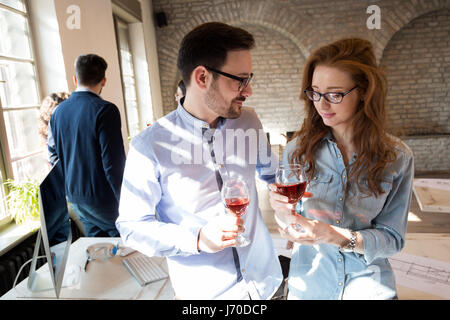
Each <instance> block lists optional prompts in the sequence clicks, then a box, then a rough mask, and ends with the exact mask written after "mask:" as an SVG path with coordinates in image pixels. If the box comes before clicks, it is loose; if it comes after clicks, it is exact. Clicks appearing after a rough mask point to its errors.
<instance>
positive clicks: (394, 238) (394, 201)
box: [282, 134, 414, 300]
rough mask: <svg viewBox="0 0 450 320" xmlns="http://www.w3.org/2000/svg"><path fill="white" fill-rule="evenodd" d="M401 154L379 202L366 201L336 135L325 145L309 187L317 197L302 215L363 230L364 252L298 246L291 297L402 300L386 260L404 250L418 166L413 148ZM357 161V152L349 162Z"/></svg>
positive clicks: (388, 174)
mask: <svg viewBox="0 0 450 320" xmlns="http://www.w3.org/2000/svg"><path fill="white" fill-rule="evenodd" d="M295 144H296V139H294V140H293V141H291V142H290V143H288V144H287V146H286V149H285V150H284V153H283V160H282V161H283V162H284V163H287V162H288V157H290V155H291V154H292V152H293V151H294V150H295ZM396 153H397V159H396V161H395V162H394V163H392V164H391V165H390V166H389V167H388V168H387V170H385V174H384V177H383V180H384V181H385V182H382V184H381V187H382V188H383V190H384V191H385V193H383V194H382V195H380V196H378V198H375V197H373V196H371V197H363V196H362V194H361V193H360V192H359V190H358V188H357V185H356V183H351V182H349V183H348V182H347V177H346V174H347V172H346V170H345V165H344V161H343V157H342V154H341V152H340V150H339V148H338V147H337V144H336V143H335V142H334V141H333V139H332V135H331V134H329V135H327V136H326V137H325V138H324V139H323V140H322V141H321V145H320V147H319V149H318V151H317V153H316V156H317V157H316V173H315V175H314V177H313V179H312V180H311V182H310V183H309V184H308V187H307V191H309V192H312V193H313V194H314V196H313V197H312V198H308V199H304V200H303V211H302V215H303V216H305V217H306V218H309V219H317V220H320V221H323V222H325V223H328V224H331V225H334V226H337V227H342V228H348V229H350V230H355V231H358V232H359V233H360V234H361V236H362V238H363V242H364V254H358V253H354V252H341V251H340V250H339V248H338V247H337V246H335V245H331V244H319V245H302V244H298V243H296V244H295V245H294V248H293V252H292V259H291V265H290V273H289V296H288V298H289V299H321V300H325V299H393V298H396V297H397V293H396V287H395V279H394V274H393V271H392V268H391V266H390V264H389V262H388V259H387V258H388V257H390V256H392V255H394V254H395V253H397V252H399V251H400V250H401V249H402V248H403V246H404V242H405V233H406V223H407V218H408V211H409V206H410V202H411V195H412V183H413V176H414V163H413V156H412V152H411V150H410V149H409V148H408V147H407V146H406V145H405V144H404V143H403V142H401V141H399V147H398V148H396ZM355 158H356V154H354V155H353V158H352V159H351V160H350V163H353V162H354V161H355ZM363 181H364V179H363V178H362V180H361V182H363ZM297 207H299V206H297ZM298 211H299V210H298Z"/></svg>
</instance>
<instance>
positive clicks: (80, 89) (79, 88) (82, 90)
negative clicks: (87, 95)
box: [75, 87, 101, 98]
mask: <svg viewBox="0 0 450 320" xmlns="http://www.w3.org/2000/svg"><path fill="white" fill-rule="evenodd" d="M75 92H92V93H93V94H95V95H96V96H97V97H99V98H101V97H100V96H99V95H98V94H97V93H95V92H94V91H92V90H90V89H88V88H85V87H77V88H76V89H75Z"/></svg>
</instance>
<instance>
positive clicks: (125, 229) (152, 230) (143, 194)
mask: <svg viewBox="0 0 450 320" xmlns="http://www.w3.org/2000/svg"><path fill="white" fill-rule="evenodd" d="M138 145H139V144H138ZM142 148H145V146H142ZM142 148H139V147H138V148H136V145H135V144H132V145H131V146H130V150H129V153H128V157H127V160H126V164H125V170H124V176H123V183H122V188H121V195H120V203H119V217H118V219H117V220H116V226H117V229H118V230H119V232H120V235H121V238H122V241H123V243H124V245H126V246H129V247H132V248H134V249H136V250H138V251H140V252H142V253H144V254H146V255H148V256H173V255H191V254H198V253H199V252H198V250H197V238H198V234H199V232H200V228H201V227H202V226H201V225H199V224H195V223H189V224H186V223H185V224H183V223H182V224H180V225H178V224H174V223H166V222H161V221H159V220H158V214H157V210H158V209H157V207H158V203H159V202H160V200H161V194H162V191H161V186H160V184H159V171H158V163H157V161H156V159H152V158H151V157H150V156H149V155H146V154H144V153H142V152H141V151H142V150H140V149H142ZM159 209H160V210H163V209H164V208H159Z"/></svg>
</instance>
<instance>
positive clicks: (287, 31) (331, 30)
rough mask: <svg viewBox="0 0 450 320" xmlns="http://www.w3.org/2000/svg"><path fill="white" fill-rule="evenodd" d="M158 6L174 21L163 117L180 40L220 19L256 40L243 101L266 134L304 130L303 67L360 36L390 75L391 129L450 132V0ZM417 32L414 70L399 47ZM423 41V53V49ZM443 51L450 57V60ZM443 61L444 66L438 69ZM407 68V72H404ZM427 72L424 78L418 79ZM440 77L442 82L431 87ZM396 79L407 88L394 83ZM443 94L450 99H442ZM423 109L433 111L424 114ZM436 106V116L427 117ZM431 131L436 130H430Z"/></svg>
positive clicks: (176, 2) (172, 1) (161, 48)
mask: <svg viewBox="0 0 450 320" xmlns="http://www.w3.org/2000/svg"><path fill="white" fill-rule="evenodd" d="M372 4H376V5H378V6H379V7H380V9H381V29H373V30H369V29H368V28H367V26H366V21H367V18H368V17H369V15H370V14H367V13H366V10H367V7H368V6H369V5H372ZM153 8H154V11H155V12H158V11H164V12H165V13H166V16H167V21H168V26H166V27H163V28H157V42H158V59H159V66H160V74H161V87H162V94H163V104H164V105H163V109H164V113H165V114H166V113H168V112H170V111H172V110H173V109H174V108H175V103H174V102H173V95H174V92H175V90H176V85H177V82H178V80H179V78H180V76H179V74H178V71H177V68H176V57H177V51H178V47H179V44H180V42H181V39H182V37H183V36H184V35H185V34H186V33H187V32H189V31H190V30H191V29H192V28H194V27H195V26H197V25H198V24H201V23H204V22H208V21H222V22H225V23H229V24H232V25H237V26H241V27H243V28H245V29H248V30H249V31H250V32H252V33H253V34H254V36H255V39H256V45H257V47H256V49H255V50H254V51H253V53H252V56H253V69H254V73H255V79H254V81H253V82H252V88H253V96H252V97H251V98H250V99H248V100H247V101H246V103H245V104H246V105H248V106H253V107H255V110H256V112H257V113H258V115H259V116H260V118H261V121H262V123H263V126H264V129H265V130H266V131H273V130H279V132H281V133H284V132H286V131H294V130H296V129H298V128H299V125H300V123H301V122H302V103H301V102H300V101H299V100H298V96H299V93H300V92H299V91H300V83H301V70H302V69H303V65H304V62H305V60H306V58H307V57H308V56H309V54H310V52H311V51H312V50H314V49H315V48H317V47H318V46H320V45H323V44H326V43H329V42H331V41H334V40H337V39H340V38H343V37H349V36H356V37H361V38H365V39H368V40H370V41H371V42H372V43H373V45H374V47H375V53H376V56H377V60H378V61H379V62H380V63H381V64H382V65H384V66H387V67H389V70H390V71H391V72H392V74H390V75H389V77H390V78H389V80H390V82H391V83H390V89H391V90H390V92H389V103H390V104H391V105H392V108H391V109H389V110H388V115H389V119H390V120H389V121H391V122H389V123H388V126H389V127H390V128H398V127H401V128H404V129H405V131H404V133H406V134H416V133H417V132H418V131H413V130H411V129H412V128H419V127H421V126H422V124H423V123H424V122H420V121H419V119H421V118H422V117H426V118H427V119H428V120H426V121H425V123H426V125H424V126H422V128H421V130H422V131H421V132H420V133H421V134H422V133H427V134H430V133H449V125H448V122H449V121H448V114H449V108H450V106H449V103H448V89H449V84H448V75H449V70H448V62H449V61H448V59H449V58H448V53H449V49H448V48H449V27H448V26H449V17H448V9H450V0H429V1H423V0H379V1H376V0H367V1H364V0H336V1H328V0H227V1H223V0H154V1H153ZM430 28H431V29H434V30H435V31H436V30H437V29H439V30H440V31H439V32H434V33H433V35H432V36H430V35H429V34H428V33H427V32H428V31H427V30H429V29H430ZM414 35H416V38H414V39H415V40H414V41H416V43H417V45H418V47H417V50H418V51H414V54H411V56H412V59H413V61H412V65H409V66H407V67H406V69H402V68H404V67H403V66H404V65H405V64H404V63H403V61H404V59H403V57H401V56H398V54H397V53H396V50H399V49H398V45H400V44H401V43H403V42H405V43H406V42H407V43H410V42H411V41H413V40H411V39H410V37H414ZM404 37H406V38H404ZM420 37H422V40H423V41H422V40H421V38H420ZM421 43H423V46H424V47H426V49H425V50H423V49H422V51H421V49H420V47H419V44H421ZM437 44H439V45H437ZM439 50H443V51H444V52H445V56H444V57H442V54H441V52H442V51H439ZM400 51H401V50H400ZM401 53H402V54H403V53H405V52H401ZM405 54H408V52H406V53H405ZM423 59H431V60H432V62H433V64H432V65H430V67H427V66H426V65H425V64H426V62H423V61H424V60H423ZM439 62H441V65H440V66H439V65H437V66H436V63H439ZM415 63H417V66H416V65H415ZM444 64H445V66H444ZM416 67H417V68H416ZM436 68H437V69H438V70H436ZM415 69H418V70H422V71H414V70H415ZM402 70H408V72H409V73H403V74H402ZM414 72H416V73H414ZM413 73H414V75H413ZM424 74H425V75H426V77H420V76H421V75H424ZM412 76H417V77H420V78H416V79H415V81H416V82H415V83H408V81H412V80H411V78H412ZM438 76H440V77H441V78H440V79H441V80H442V82H443V83H444V84H443V85H442V84H441V85H437V82H433V81H437V80H433V79H437V77H438ZM430 79H431V82H430ZM398 80H402V81H404V83H401V84H399V85H398V86H394V83H395V82H397V81H398ZM406 86H410V87H409V88H406ZM423 88H431V89H432V90H433V93H430V95H432V97H431V96H428V97H425V98H423V97H419V96H418V94H417V93H418V92H419V91H420V90H422V89H423ZM395 90H397V91H395ZM399 90H400V91H399ZM401 90H411V92H414V94H413V97H410V96H411V95H410V94H408V93H406V95H407V96H408V99H407V100H408V102H407V103H406V102H404V97H405V94H404V92H402V91H401ZM407 92H409V91H407ZM444 94H446V97H445V99H447V100H445V99H444V101H442V99H438V98H439V97H440V96H439V95H441V96H442V97H443V96H444ZM436 95H438V98H436ZM435 98H436V99H435ZM400 102H401V103H400ZM424 105H426V106H427V107H428V108H429V109H428V111H426V112H425V111H424V109H425V108H424ZM405 106H408V107H407V108H406V107H405ZM405 108H406V112H405ZM430 109H431V110H433V112H429V111H430ZM411 112H412V113H414V119H413V115H412V113H411ZM435 113H438V114H435ZM413 120H414V121H413ZM445 121H446V122H445ZM445 123H446V126H445ZM432 126H433V127H434V128H433V130H431V129H429V128H430V127H432ZM437 128H438V129H437ZM427 130H428V131H427ZM443 139H448V138H445V137H444V138H443ZM420 143H428V142H427V140H420V141H419V142H417V143H416V144H415V145H414V148H413V150H420ZM423 147H424V149H425V148H427V147H428V146H423ZM449 162H450V159H449V158H447V161H444V163H443V164H442V166H441V167H442V168H445V169H441V170H448V166H449V164H448V163H449ZM433 168H434V167H433Z"/></svg>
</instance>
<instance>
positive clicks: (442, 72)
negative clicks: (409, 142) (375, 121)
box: [380, 8, 450, 135]
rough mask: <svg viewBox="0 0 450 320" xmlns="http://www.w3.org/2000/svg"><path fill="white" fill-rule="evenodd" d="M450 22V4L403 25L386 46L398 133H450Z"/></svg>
mask: <svg viewBox="0 0 450 320" xmlns="http://www.w3.org/2000/svg"><path fill="white" fill-rule="evenodd" d="M449 23H450V8H448V9H446V10H442V9H440V10H435V11H431V12H427V13H425V14H423V15H420V16H418V17H416V18H415V19H412V20H411V21H410V22H409V23H408V24H406V25H405V26H403V27H402V28H401V29H400V30H398V31H397V32H396V33H395V34H394V35H393V37H392V38H391V39H390V41H389V43H388V44H387V45H386V47H385V49H384V52H383V57H382V59H381V61H380V65H381V66H382V67H383V68H386V69H387V71H388V72H387V79H388V84H389V91H388V107H389V109H388V119H389V120H388V126H389V128H390V129H391V130H392V131H393V132H394V133H396V134H397V135H430V134H449V133H450V125H449V117H450V109H449V107H448V105H449V103H450V97H448V94H447V92H448V84H449V83H450V78H449V73H448V72H447V71H448V70H449V68H450V63H449V62H447V61H448V59H449V58H450V54H449V53H447V52H446V49H447V48H448V46H449V45H450V40H447V41H445V37H444V38H443V36H442V35H441V34H442V33H445V32H447V34H448V24H449ZM417 31H420V33H418V32H417ZM446 70H447V71H446Z"/></svg>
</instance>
